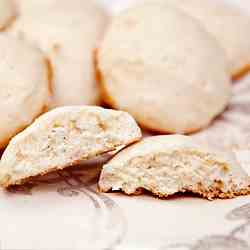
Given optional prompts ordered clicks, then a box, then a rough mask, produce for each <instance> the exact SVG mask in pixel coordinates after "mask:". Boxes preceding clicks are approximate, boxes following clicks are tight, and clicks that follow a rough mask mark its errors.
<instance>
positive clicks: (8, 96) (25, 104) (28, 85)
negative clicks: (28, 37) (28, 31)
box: [0, 34, 49, 148]
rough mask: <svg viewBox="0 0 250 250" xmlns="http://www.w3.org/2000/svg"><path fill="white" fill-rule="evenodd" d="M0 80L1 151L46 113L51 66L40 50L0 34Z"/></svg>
mask: <svg viewBox="0 0 250 250" xmlns="http://www.w3.org/2000/svg"><path fill="white" fill-rule="evenodd" d="M0 76H1V78H0V113H1V122H0V148H3V147H5V146H6V145H7V143H8V142H9V140H10V139H11V138H12V137H13V136H14V135H15V134H17V133H18V132H19V131H20V130H22V129H23V128H25V127H26V126H28V125H29V124H30V123H31V122H32V121H33V120H34V118H36V117H37V116H38V115H39V114H41V113H42V112H43V111H44V109H46V106H47V104H48V101H49V79H48V65H47V62H46V59H45V58H44V56H43V54H42V53H41V52H40V51H38V50H37V49H35V48H33V47H30V46H28V45H26V44H25V43H23V42H21V41H18V40H16V39H13V38H10V37H8V36H6V35H3V34H1V35H0Z"/></svg>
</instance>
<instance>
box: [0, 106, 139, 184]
mask: <svg viewBox="0 0 250 250" xmlns="http://www.w3.org/2000/svg"><path fill="white" fill-rule="evenodd" d="M140 138H141V131H140V128H139V127H138V126H137V124H136V122H135V121H134V119H133V118H132V117H131V116H130V115H129V114H127V113H125V112H121V111H114V110H108V109H103V108H100V107H94V106H67V107H60V108H57V109H54V110H52V111H50V112H48V113H45V114H44V115H42V116H40V117H39V118H38V119H37V120H36V121H35V122H34V123H33V124H32V125H31V126H29V127H28V128H27V129H25V130H24V131H23V132H21V133H20V134H18V135H17V136H16V137H14V138H13V139H12V140H11V142H10V144H9V145H8V147H7V149H6V150H5V152H4V154H3V156H2V159H1V162H0V184H1V185H2V186H4V187H8V186H10V185H16V184H21V183H23V182H24V181H25V180H26V179H28V178H29V177H32V176H37V175H43V174H46V173H48V172H51V171H55V170H59V169H63V168H65V167H68V166H72V165H75V164H77V163H80V162H81V161H82V160H87V159H92V158H94V157H96V156H98V155H101V154H104V153H107V152H110V151H114V150H116V149H117V148H118V147H120V146H126V145H128V144H130V143H132V142H135V141H138V140H139V139H140Z"/></svg>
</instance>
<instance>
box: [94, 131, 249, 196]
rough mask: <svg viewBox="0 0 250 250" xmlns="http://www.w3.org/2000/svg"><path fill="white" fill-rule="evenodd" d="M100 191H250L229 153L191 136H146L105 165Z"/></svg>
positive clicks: (223, 193) (227, 193)
mask: <svg viewBox="0 0 250 250" xmlns="http://www.w3.org/2000/svg"><path fill="white" fill-rule="evenodd" d="M99 187H100V190H101V191H103V192H108V191H110V190H113V191H115V190H116V191H118V190H122V191H124V192H125V193H126V194H135V193H138V192H139V191H142V190H144V189H145V190H148V191H150V192H152V193H154V194H155V195H157V196H160V197H168V196H170V195H173V194H175V193H179V192H181V193H182V192H192V193H194V194H198V195H200V196H202V197H204V198H208V199H214V198H233V197H235V196H238V195H245V194H250V178H249V176H247V174H246V173H245V171H244V170H243V169H242V168H241V167H240V166H239V164H238V163H237V162H236V160H235V159H234V158H233V157H232V159H231V156H221V155H218V154H215V153H211V152H210V151H209V150H207V149H203V148H201V146H200V145H197V144H196V142H194V141H193V139H191V137H187V136H182V135H165V136H154V137H148V138H146V139H144V140H142V141H141V142H138V143H136V144H134V145H132V146H130V147H128V148H126V149H124V150H123V151H121V152H120V153H118V154H117V155H116V156H115V157H114V158H113V159H112V160H111V161H110V162H108V163H107V164H106V165H104V167H103V170H102V173H101V177H100V180H99Z"/></svg>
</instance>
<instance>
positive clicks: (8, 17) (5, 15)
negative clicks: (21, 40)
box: [0, 0, 16, 31]
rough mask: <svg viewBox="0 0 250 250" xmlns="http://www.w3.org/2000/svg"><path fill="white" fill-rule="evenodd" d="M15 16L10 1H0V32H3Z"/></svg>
mask: <svg viewBox="0 0 250 250" xmlns="http://www.w3.org/2000/svg"><path fill="white" fill-rule="evenodd" d="M15 16H16V12H15V8H14V5H13V3H12V1H11V0H0V31H3V30H5V29H6V28H7V27H8V26H9V25H10V24H11V22H12V21H13V19H14V18H15Z"/></svg>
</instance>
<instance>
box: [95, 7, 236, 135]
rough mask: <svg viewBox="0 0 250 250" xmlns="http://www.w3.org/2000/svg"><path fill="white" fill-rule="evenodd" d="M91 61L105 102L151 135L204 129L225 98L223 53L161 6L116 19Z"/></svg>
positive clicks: (226, 71)
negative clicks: (134, 119) (154, 132)
mask: <svg viewBox="0 0 250 250" xmlns="http://www.w3.org/2000/svg"><path fill="white" fill-rule="evenodd" d="M97 61H98V64H97V67H98V71H99V77H100V80H101V85H102V89H103V93H104V98H105V101H106V102H107V103H108V104H110V105H111V106H112V107H115V108H117V109H121V110H126V111H128V112H129V113H131V114H132V115H133V116H134V117H135V118H136V119H137V121H138V122H139V123H140V124H141V125H142V126H143V127H146V128H148V129H151V130H155V131H157V132H164V133H165V132H171V133H176V132H177V133H190V132H194V131H196V130H199V129H201V128H203V127H206V126H207V125H208V124H209V123H210V122H211V121H212V120H213V119H214V118H215V117H216V116H217V115H218V114H219V113H220V112H222V111H223V110H224V108H225V107H226V105H227V104H228V102H229V100H230V97H231V82H230V77H229V69H228V65H227V60H226V57H225V54H224V51H223V49H221V48H220V46H219V45H218V43H217V42H216V40H215V39H214V38H213V37H212V36H211V35H210V34H209V33H207V32H206V31H205V30H204V29H203V28H202V27H201V26H200V25H199V23H198V22H197V21H195V20H194V19H193V18H191V17H189V16H187V15H185V14H183V13H182V12H179V11H178V10H177V9H175V8H172V7H170V6H168V5H166V4H154V3H147V4H144V5H139V6H137V7H135V8H131V9H129V10H127V11H125V12H123V13H122V14H121V15H120V16H118V17H116V18H115V19H114V21H113V23H112V25H111V26H110V28H109V30H108V32H107V33H106V35H105V38H104V41H103V42H102V44H101V46H100V48H99V50H98V55H97Z"/></svg>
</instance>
